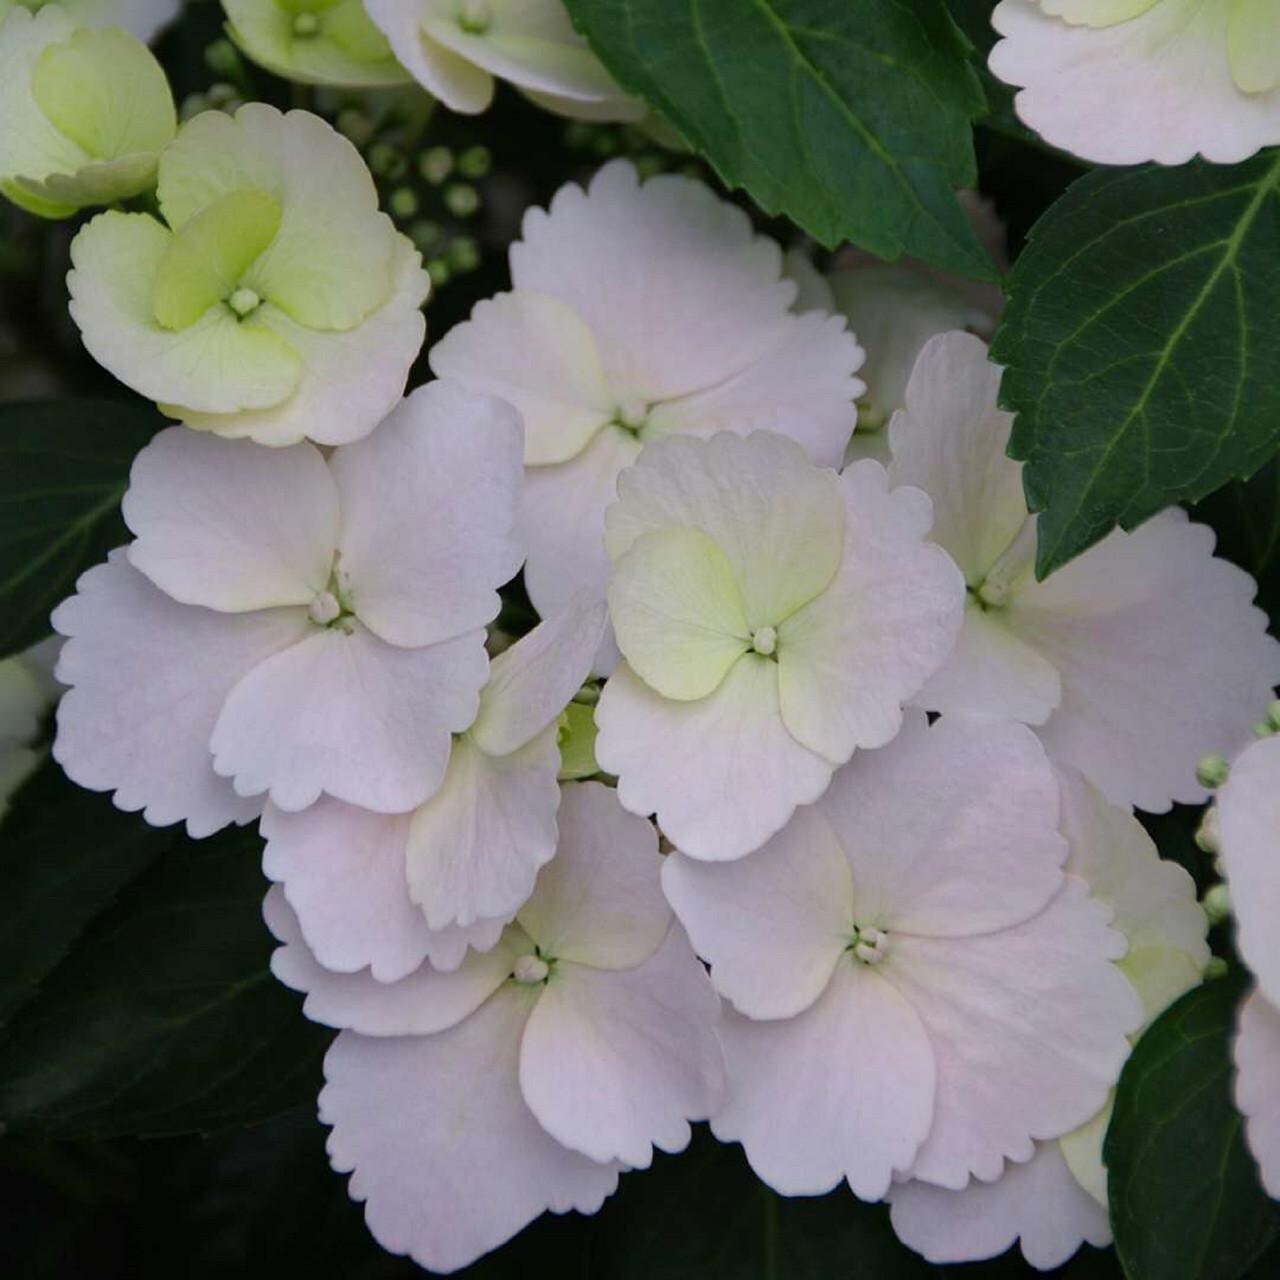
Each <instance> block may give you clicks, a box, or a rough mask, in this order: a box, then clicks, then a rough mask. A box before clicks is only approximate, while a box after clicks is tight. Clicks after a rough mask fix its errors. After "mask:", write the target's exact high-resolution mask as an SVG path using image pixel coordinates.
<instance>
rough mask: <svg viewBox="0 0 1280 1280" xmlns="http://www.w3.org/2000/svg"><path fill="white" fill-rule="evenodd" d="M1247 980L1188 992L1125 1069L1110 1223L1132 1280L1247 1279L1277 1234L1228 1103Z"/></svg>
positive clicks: (1278, 1211) (1114, 1133) (1110, 1160)
mask: <svg viewBox="0 0 1280 1280" xmlns="http://www.w3.org/2000/svg"><path fill="white" fill-rule="evenodd" d="M1245 985H1246V979H1245V978H1244V976H1243V975H1240V974H1235V975H1233V976H1231V977H1227V978H1222V979H1219V980H1218V981H1216V982H1209V983H1206V984H1205V985H1204V986H1201V987H1197V988H1196V989H1195V990H1193V991H1189V992H1188V993H1187V994H1186V995H1185V996H1183V997H1182V999H1180V1000H1178V1001H1177V1002H1176V1003H1175V1004H1173V1005H1172V1006H1170V1008H1168V1009H1167V1010H1166V1011H1165V1012H1164V1013H1163V1014H1161V1015H1160V1017H1159V1018H1157V1019H1156V1021H1155V1022H1154V1023H1153V1024H1152V1025H1151V1026H1150V1027H1149V1028H1148V1029H1147V1031H1146V1033H1145V1034H1144V1035H1143V1037H1142V1039H1141V1040H1140V1041H1139V1042H1138V1045H1137V1047H1136V1048H1135V1049H1134V1051H1133V1054H1132V1056H1131V1057H1130V1059H1129V1061H1128V1063H1127V1064H1126V1065H1125V1069H1124V1072H1123V1074H1122V1075H1121V1077H1120V1085H1119V1088H1118V1090H1117V1093H1116V1106H1115V1114H1114V1116H1113V1118H1112V1121H1111V1128H1110V1130H1109V1131H1108V1133H1107V1142H1106V1161H1107V1167H1108V1170H1109V1191H1110V1197H1111V1220H1112V1227H1113V1229H1114V1231H1115V1237H1116V1249H1117V1251H1118V1252H1119V1255H1120V1260H1121V1262H1123V1264H1124V1268H1125V1274H1126V1275H1127V1276H1128V1277H1129V1280H1240V1277H1242V1276H1245V1275H1247V1274H1248V1273H1249V1270H1250V1268H1251V1267H1252V1265H1253V1264H1254V1262H1255V1261H1256V1260H1257V1259H1258V1257H1259V1256H1260V1255H1261V1253H1262V1252H1263V1250H1264V1249H1266V1248H1267V1246H1268V1245H1269V1244H1270V1243H1271V1241H1272V1240H1273V1239H1274V1238H1275V1237H1276V1233H1277V1231H1280V1205H1277V1204H1275V1203H1274V1202H1273V1201H1271V1200H1269V1199H1267V1196H1266V1194H1265V1193H1264V1192H1263V1190H1262V1188H1261V1186H1260V1185H1259V1182H1258V1171H1257V1167H1256V1166H1255V1165H1254V1162H1253V1158H1252V1157H1251V1156H1250V1154H1249V1152H1248V1150H1247V1148H1246V1147H1245V1142H1244V1133H1243V1126H1242V1122H1241V1119H1240V1116H1239V1114H1238V1113H1237V1112H1236V1110H1235V1108H1234V1106H1233V1105H1232V1101H1231V1088H1232V1075H1233V1068H1232V1064H1231V1037H1232V1035H1233V1034H1234V1031H1235V1017H1236V1006H1237V1005H1238V1004H1239V1001H1240V997H1241V995H1242V993H1243V991H1244V988H1245Z"/></svg>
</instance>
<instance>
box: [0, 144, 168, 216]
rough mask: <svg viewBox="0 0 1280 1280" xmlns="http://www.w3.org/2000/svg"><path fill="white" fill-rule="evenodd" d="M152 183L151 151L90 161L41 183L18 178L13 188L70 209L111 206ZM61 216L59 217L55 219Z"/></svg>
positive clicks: (153, 155)
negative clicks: (101, 205) (97, 205)
mask: <svg viewBox="0 0 1280 1280" xmlns="http://www.w3.org/2000/svg"><path fill="white" fill-rule="evenodd" d="M155 182H156V155H155V152H153V151H142V152H136V153H134V154H132V155H123V156H117V157H116V158H115V159H114V160H94V161H91V162H90V163H89V164H86V165H83V166H82V167H81V168H79V169H77V170H76V171H75V172H74V173H51V174H49V175H48V176H47V177H46V178H45V179H44V180H43V181H39V182H37V181H35V180H33V179H31V178H18V179H16V180H15V185H16V186H17V187H19V188H21V189H22V190H23V191H25V192H26V193H27V194H28V195H30V196H31V197H33V198H34V199H35V200H38V201H43V202H46V203H49V204H52V205H54V206H65V207H68V208H71V209H79V208H83V207H84V206H85V205H91V204H114V203H115V202H116V201H117V200H127V199H129V197H130V196H136V195H140V194H141V193H142V192H144V191H149V190H150V189H151V188H152V187H153V186H155ZM57 216H59V217H60V216H62V215H60V214H59V215H57Z"/></svg>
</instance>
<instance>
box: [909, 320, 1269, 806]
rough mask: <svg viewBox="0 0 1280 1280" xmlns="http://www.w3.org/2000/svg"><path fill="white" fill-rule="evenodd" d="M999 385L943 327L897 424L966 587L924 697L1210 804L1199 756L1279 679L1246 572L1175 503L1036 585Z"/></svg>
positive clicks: (992, 370) (1169, 794)
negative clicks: (958, 620) (1017, 727)
mask: <svg viewBox="0 0 1280 1280" xmlns="http://www.w3.org/2000/svg"><path fill="white" fill-rule="evenodd" d="M999 385H1000V370H999V369H998V368H997V367H996V366H995V365H993V364H991V363H990V361H989V360H988V359H987V353H986V347H985V346H984V344H983V343H982V342H980V341H979V340H978V339H977V338H974V337H971V336H970V335H968V334H963V333H950V334H944V335H942V336H941V337H937V338H933V339H931V340H930V341H929V343H928V344H927V345H926V346H925V348H924V350H923V352H921V355H920V359H919V361H918V362H917V364H916V368H915V372H914V373H913V374H912V376H911V382H910V384H909V386H908V388H907V404H906V408H905V409H903V410H902V411H900V412H899V413H898V414H896V415H895V416H894V419H893V421H892V423H891V424H890V427H889V443H890V448H891V450H892V454H893V457H892V462H891V463H890V466H889V476H890V480H891V481H892V483H894V484H909V485H916V486H918V487H919V488H921V489H923V490H924V491H925V492H926V493H927V494H928V495H929V496H930V497H931V498H932V499H933V509H934V525H933V537H934V538H936V540H937V541H938V542H939V543H940V544H941V545H942V546H943V547H945V548H946V550H947V551H949V552H950V553H951V555H952V557H953V558H954V559H955V561H956V563H957V564H958V565H959V566H960V569H961V571H962V572H963V574H964V576H965V581H966V582H967V584H968V587H969V597H968V602H967V607H966V611H965V621H964V629H963V631H962V632H961V635H960V640H959V643H958V644H957V645H956V648H955V651H954V652H953V654H952V655H951V658H950V659H949V661H948V662H947V663H946V665H945V666H944V667H943V669H942V670H941V671H940V672H938V674H937V675H935V676H934V677H933V678H932V679H931V680H930V681H929V683H928V684H927V685H926V686H925V688H924V689H923V691H922V692H921V693H920V694H919V695H918V697H917V698H916V702H917V704H918V705H919V706H922V707H925V708H926V709H927V710H930V711H941V712H944V713H945V712H949V711H964V712H973V713H976V714H983V715H997V716H1008V717H1010V718H1012V719H1015V720H1021V721H1023V722H1024V723H1026V724H1031V725H1035V726H1037V732H1038V733H1039V735H1040V738H1041V740H1042V741H1043V742H1044V744H1045V746H1046V747H1047V748H1048V751H1049V754H1050V755H1051V756H1052V757H1053V758H1054V759H1055V760H1057V761H1060V762H1061V763H1063V764H1067V765H1070V766H1073V767H1074V768H1076V769H1079V770H1080V772H1081V773H1083V774H1084V775H1085V777H1087V778H1088V779H1089V780H1090V781H1091V782H1092V783H1093V784H1094V785H1095V786H1096V787H1098V788H1099V789H1100V790H1101V791H1102V792H1103V794H1104V795H1106V796H1107V798H1108V799H1109V800H1111V801H1112V802H1113V803H1115V804H1119V805H1121V806H1125V807H1127V806H1129V805H1138V806H1140V807H1141V808H1143V809H1149V810H1153V811H1162V810H1165V809H1167V808H1168V807H1169V804H1170V801H1173V800H1177V801H1183V802H1187V803H1197V802H1201V801H1203V800H1204V798H1205V796H1206V792H1205V790H1204V788H1203V787H1201V786H1200V785H1199V784H1198V782H1197V781H1196V777H1195V768H1196V763H1197V762H1198V761H1199V760H1200V759H1201V757H1203V756H1204V755H1205V754H1206V753H1208V752H1214V751H1217V752H1222V753H1224V754H1230V752H1232V751H1233V750H1235V749H1236V748H1238V747H1239V746H1240V745H1241V743H1242V742H1244V741H1245V740H1246V739H1248V738H1249V737H1250V733H1251V726H1252V724H1253V722H1254V720H1255V719H1256V711H1257V708H1258V707H1259V706H1260V705H1264V704H1265V703H1266V701H1267V699H1268V698H1269V697H1270V696H1271V688H1272V686H1273V685H1274V684H1275V682H1276V681H1277V680H1278V679H1280V645H1278V644H1277V643H1276V642H1275V641H1274V640H1273V639H1271V637H1269V636H1268V635H1267V631H1266V628H1267V619H1266V617H1265V615H1264V614H1263V613H1262V612H1261V611H1260V610H1258V609H1256V608H1254V607H1253V605H1252V603H1251V602H1252V600H1253V595H1254V590H1255V584H1254V581H1253V579H1252V578H1251V577H1249V575H1248V574H1247V573H1245V572H1243V570H1241V569H1238V568H1236V566H1234V565H1232V564H1229V563H1228V562H1227V561H1225V560H1219V559H1215V558H1214V556H1213V543H1214V535H1213V531H1212V530H1211V529H1209V528H1208V527H1207V526H1205V525H1200V524H1193V523H1191V522H1189V521H1188V520H1187V518H1186V516H1185V514H1184V513H1183V512H1182V511H1180V510H1171V511H1166V512H1163V513H1162V514H1160V515H1158V516H1156V517H1154V518H1153V519H1151V520H1148V521H1147V522H1146V524H1144V525H1142V526H1141V527H1140V528H1139V529H1137V530H1136V531H1135V532H1133V533H1122V532H1119V531H1116V532H1114V533H1112V534H1110V535H1109V536H1108V537H1107V538H1105V539H1104V540H1103V541H1102V542H1100V543H1099V544H1098V545H1097V546H1095V547H1093V548H1091V549H1090V550H1089V551H1086V552H1085V553H1084V554H1083V555H1081V556H1079V557H1077V558H1076V559H1075V560H1073V561H1072V562H1071V563H1070V564H1068V565H1066V566H1064V567H1063V568H1061V569H1059V570H1057V572H1055V573H1054V574H1052V575H1051V576H1050V577H1049V578H1048V579H1047V580H1046V581H1044V582H1037V581H1036V580H1035V577H1034V572H1033V569H1034V561H1035V550H1036V527H1035V519H1034V517H1031V516H1028V514H1027V506H1026V499H1025V497H1024V495H1023V489H1022V467H1021V464H1019V463H1017V462H1014V461H1012V460H1011V459H1010V458H1009V457H1007V456H1006V453H1005V448H1006V446H1007V444H1008V441H1009V432H1010V429H1011V427H1012V424H1013V417H1012V415H1011V414H1008V413H1005V412H1003V411H1001V410H1000V409H998V408H997V406H996V392H997V389H998V388H999Z"/></svg>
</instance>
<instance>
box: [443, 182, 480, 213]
mask: <svg viewBox="0 0 1280 1280" xmlns="http://www.w3.org/2000/svg"><path fill="white" fill-rule="evenodd" d="M444 206H445V208H446V209H448V210H449V212H450V213H451V214H453V216H454V217H455V218H469V217H471V215H472V214H473V213H475V212H476V210H477V209H479V208H480V193H479V192H478V191H477V190H476V189H475V187H472V186H469V185H468V184H467V183H465V182H453V183H450V184H449V186H447V187H446V188H445V190H444Z"/></svg>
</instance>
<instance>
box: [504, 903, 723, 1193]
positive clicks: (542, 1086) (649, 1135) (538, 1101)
mask: <svg viewBox="0 0 1280 1280" xmlns="http://www.w3.org/2000/svg"><path fill="white" fill-rule="evenodd" d="M719 1017H720V1001H719V999H718V998H717V997H716V993H715V991H714V989H713V988H712V986H711V984H710V982H708V981H707V975H706V973H705V971H704V970H703V968H702V966H701V965H700V964H699V963H698V958H697V956H695V955H694V954H693V951H692V950H691V949H690V947H689V942H688V939H686V938H685V936H684V934H683V933H682V932H681V930H680V929H679V928H673V929H672V930H671V931H670V932H669V933H668V935H667V940H666V942H665V943H663V945H662V946H661V947H659V948H658V950H657V951H656V952H655V953H654V954H653V955H652V956H650V958H649V959H648V960H646V961H645V962H644V963H643V964H641V965H639V966H638V967H637V968H634V969H624V970H622V971H621V972H614V971H610V970H607V969H593V968H588V967H586V966H584V965H577V964H566V963H563V962H562V963H561V964H559V965H558V966H557V967H556V970H555V972H554V974H553V975H552V977H551V979H550V981H549V982H548V983H547V986H546V988H545V989H544V991H543V993H542V996H541V997H540V998H539V1000H538V1004H537V1007H536V1008H535V1009H534V1011H533V1013H532V1015H531V1016H530V1018H529V1022H528V1024H527V1025H526V1027H525V1031H524V1041H523V1043H522V1045H521V1048H520V1089H521V1092H522V1093H523V1094H524V1098H525V1101H526V1102H527V1103H528V1104H529V1107H530V1109H531V1110H532V1111H533V1113H534V1115H536V1116H537V1117H538V1122H539V1123H540V1124H541V1125H542V1127H543V1128H544V1129H545V1130H546V1131H547V1132H548V1133H549V1134H551V1135H552V1137H554V1138H555V1139H556V1140H557V1141H559V1142H562V1143H563V1144H564V1145H565V1146H566V1147H569V1148H571V1149H572V1150H574V1151H580V1152H582V1154H583V1155H585V1156H589V1157H590V1158H591V1159H592V1160H601V1161H603V1160H620V1161H622V1163H623V1164H626V1165H629V1166H630V1167H632V1168H634V1169H647V1168H648V1167H649V1163H650V1161H651V1160H652V1158H653V1148H654V1147H657V1148H658V1149H659V1150H662V1151H683V1150H684V1148H685V1147H686V1146H688V1144H689V1137H690V1130H689V1121H690V1120H705V1119H706V1118H707V1117H708V1116H709V1115H710V1114H711V1113H712V1112H713V1111H715V1110H716V1108H717V1107H718V1106H719V1104H720V1101H721V1098H722V1096H723V1093H724V1058H723V1055H722V1053H721V1050H720V1041H719V1039H718V1038H717V1035H716V1024H717V1022H718V1021H719Z"/></svg>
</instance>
